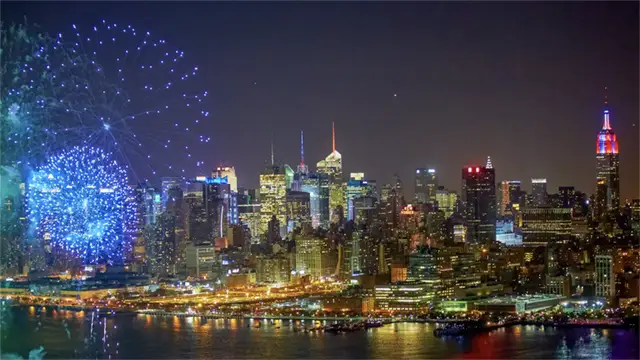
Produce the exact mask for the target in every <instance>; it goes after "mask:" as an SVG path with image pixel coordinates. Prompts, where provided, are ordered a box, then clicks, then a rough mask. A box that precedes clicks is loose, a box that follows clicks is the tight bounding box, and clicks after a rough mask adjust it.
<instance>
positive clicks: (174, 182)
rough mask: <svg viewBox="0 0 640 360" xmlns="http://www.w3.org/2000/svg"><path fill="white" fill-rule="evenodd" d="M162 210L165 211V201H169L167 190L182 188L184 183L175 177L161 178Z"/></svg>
mask: <svg viewBox="0 0 640 360" xmlns="http://www.w3.org/2000/svg"><path fill="white" fill-rule="evenodd" d="M161 181H162V186H161V190H162V210H163V211H166V209H167V201H169V190H171V189H173V188H180V189H183V188H184V181H183V180H182V179H181V178H177V177H163V178H162V180H161Z"/></svg>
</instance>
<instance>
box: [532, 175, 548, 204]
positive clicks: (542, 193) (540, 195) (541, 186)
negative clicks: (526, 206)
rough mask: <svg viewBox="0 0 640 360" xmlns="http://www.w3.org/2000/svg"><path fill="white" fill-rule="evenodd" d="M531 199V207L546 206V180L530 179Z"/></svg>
mask: <svg viewBox="0 0 640 360" xmlns="http://www.w3.org/2000/svg"><path fill="white" fill-rule="evenodd" d="M531 199H532V201H533V204H532V205H533V207H541V206H545V205H547V179H531Z"/></svg>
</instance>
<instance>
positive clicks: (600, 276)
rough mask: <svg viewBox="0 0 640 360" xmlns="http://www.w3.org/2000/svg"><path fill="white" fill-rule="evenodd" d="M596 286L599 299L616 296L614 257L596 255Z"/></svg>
mask: <svg viewBox="0 0 640 360" xmlns="http://www.w3.org/2000/svg"><path fill="white" fill-rule="evenodd" d="M595 285H596V296H597V297H605V298H612V297H613V296H614V295H615V293H616V292H615V290H616V288H615V277H614V273H613V256H612V255H603V254H598V255H596V271H595Z"/></svg>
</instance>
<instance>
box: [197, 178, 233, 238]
mask: <svg viewBox="0 0 640 360" xmlns="http://www.w3.org/2000/svg"><path fill="white" fill-rule="evenodd" d="M237 194H238V193H237V192H232V191H231V185H230V184H229V183H228V178H227V177H223V178H211V179H207V180H206V181H205V185H204V195H203V196H204V206H205V212H206V214H207V222H208V224H209V226H210V233H211V239H212V240H213V239H215V238H222V237H225V235H226V234H227V229H228V228H229V225H230V224H236V223H238V202H237V200H238V198H237Z"/></svg>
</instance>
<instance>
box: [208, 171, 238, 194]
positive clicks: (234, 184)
mask: <svg viewBox="0 0 640 360" xmlns="http://www.w3.org/2000/svg"><path fill="white" fill-rule="evenodd" d="M211 176H212V177H214V178H224V177H226V178H227V183H228V184H229V188H230V189H231V191H232V192H234V193H237V192H238V178H237V177H236V169H235V168H234V167H233V166H218V167H217V168H216V170H215V171H214V172H213V173H212V174H211Z"/></svg>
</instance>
